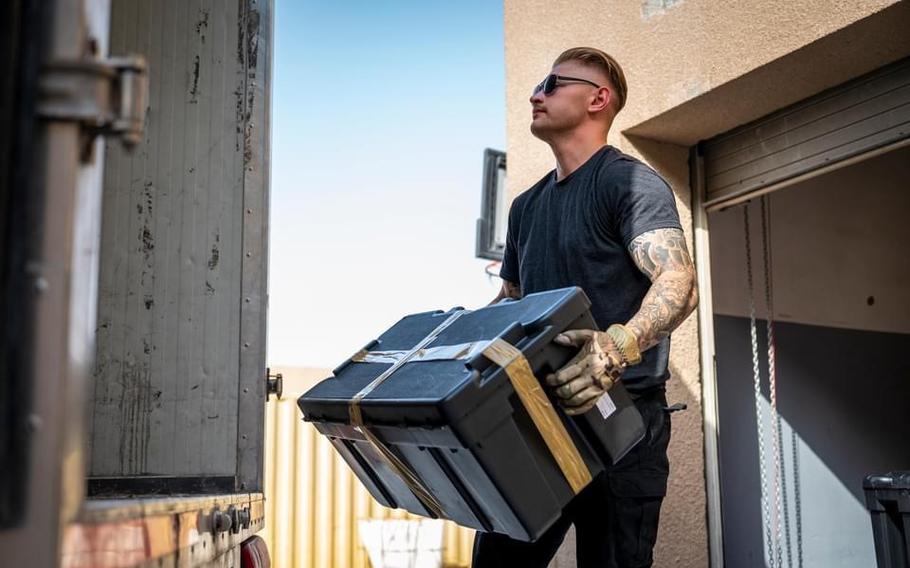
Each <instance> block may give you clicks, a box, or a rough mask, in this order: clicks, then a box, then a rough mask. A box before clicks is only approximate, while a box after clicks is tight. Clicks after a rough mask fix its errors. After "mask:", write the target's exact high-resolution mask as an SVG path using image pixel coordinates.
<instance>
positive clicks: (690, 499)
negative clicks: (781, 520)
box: [504, 0, 907, 566]
mask: <svg viewBox="0 0 910 568" xmlns="http://www.w3.org/2000/svg"><path fill="white" fill-rule="evenodd" d="M906 12H907V9H906V3H905V4H904V5H902V6H899V5H897V4H896V3H893V2H888V1H866V2H849V3H848V2H836V3H832V2H822V1H818V0H816V1H808V0H800V1H795V2H794V1H783V0H778V1H767V0H764V1H752V2H745V1H740V0H737V1H730V2H716V1H709V0H688V1H686V0H679V1H674V0H644V1H634V2H633V1H624V2H616V1H612V2H586V1H583V0H566V1H562V2H553V1H550V0H547V1H545V0H505V10H504V16H505V58H506V105H507V115H506V118H507V144H508V145H507V152H508V156H509V174H508V182H507V183H508V192H509V195H510V197H513V198H514V196H515V195H517V194H518V193H520V192H521V191H523V190H524V189H526V188H528V187H529V186H530V185H532V184H533V183H534V182H536V181H537V180H538V179H539V178H540V177H541V176H542V175H544V174H545V173H546V172H547V171H549V170H550V169H552V168H553V167H554V161H553V158H552V156H551V154H550V151H549V148H548V147H547V146H546V145H545V144H543V143H541V142H540V141H538V140H537V139H535V138H534V137H533V136H532V135H531V134H530V132H529V130H528V125H529V123H530V113H529V108H530V105H529V103H528V98H529V95H530V91H531V88H532V87H533V86H534V85H535V84H537V83H538V82H539V81H540V79H541V78H542V77H543V76H544V75H546V74H547V72H548V70H549V69H550V66H551V63H552V61H553V59H554V58H555V57H556V56H557V55H558V54H559V53H560V52H561V51H562V50H564V49H566V48H568V47H572V46H578V45H591V46H594V47H599V48H601V49H604V50H605V51H607V52H609V53H611V54H612V55H614V56H615V57H616V58H617V59H618V60H619V61H620V63H621V64H622V65H623V68H624V70H625V74H626V78H627V81H628V83H629V98H628V101H627V104H626V107H625V108H624V109H623V111H622V113H620V115H619V116H618V117H617V121H616V123H615V124H614V127H613V131H612V132H611V136H610V139H609V143H611V144H613V145H614V146H617V147H619V148H620V149H621V150H623V151H625V152H627V153H630V154H632V155H636V156H639V157H641V158H643V159H645V160H646V161H647V162H649V163H650V164H651V165H652V166H653V167H655V168H656V169H657V170H658V171H660V172H661V173H662V174H663V175H664V176H665V177H666V178H667V179H668V181H670V183H671V184H672V186H673V188H674V192H675V194H676V197H677V204H678V206H679V211H680V216H681V220H682V223H683V226H684V227H686V232H687V236H688V237H689V239H690V240H689V246H690V250H692V248H693V247H692V242H691V234H692V231H691V230H690V228H691V226H692V217H691V190H690V186H689V169H688V152H689V146H691V145H692V144H694V143H696V142H697V141H699V140H702V139H706V138H709V137H711V136H714V135H716V134H719V133H721V132H724V131H726V130H729V129H730V128H733V127H735V126H738V125H740V124H744V123H746V122H748V121H750V120H754V119H756V118H759V117H760V116H763V115H765V114H767V113H769V112H771V111H773V110H776V109H778V108H781V107H783V106H785V105H787V104H790V103H793V102H796V101H798V100H800V99H802V98H805V97H807V96H809V95H811V94H814V93H816V92H819V91H821V90H822V89H824V88H827V87H830V86H833V85H836V84H838V83H841V82H843V81H844V80H846V79H849V78H851V77H853V76H856V75H859V74H861V73H864V72H867V71H869V70H871V69H874V68H875V67H878V66H880V65H882V64H883V63H886V62H889V61H891V60H894V59H895V58H896V57H898V54H899V53H901V52H902V50H903V47H904V45H905V44H906V42H907V40H906V39H904V38H903V36H904V35H906V34H905V33H904V32H901V30H900V27H899V26H897V25H896V24H895V23H894V22H899V21H900V18H896V17H895V14H899V15H902V16H903V15H906ZM870 32H874V33H870ZM829 60H830V64H828V62H829ZM697 326H698V322H697V318H696V317H695V316H693V317H690V318H689V319H688V320H687V321H686V322H685V323H684V324H683V325H682V326H681V327H680V329H679V330H677V331H676V333H674V340H673V350H672V353H671V358H670V365H671V370H672V371H673V374H674V379H673V380H672V381H671V382H670V384H669V385H668V389H669V395H668V398H669V399H670V402H685V403H687V404H688V406H689V410H688V411H686V412H682V413H679V414H677V415H675V416H674V418H673V420H674V424H673V440H672V443H671V447H670V460H671V468H672V471H671V479H670V489H669V495H668V496H667V499H666V501H665V505H664V510H663V515H662V523H661V531H660V534H659V538H658V545H657V550H656V558H655V564H656V565H658V566H670V565H672V566H707V565H708V547H707V519H706V500H705V476H704V458H703V455H704V445H703V439H704V438H703V436H704V435H703V430H702V423H703V422H702V408H701V404H700V401H701V383H700V377H699V363H698V353H699V350H698V327H697ZM572 546H573V544H572V541H571V539H567V543H566V546H565V547H564V550H562V551H561V553H560V556H559V559H558V561H557V562H558V563H559V565H560V566H563V565H564V564H563V563H565V562H567V559H568V558H570V557H571V550H572Z"/></svg>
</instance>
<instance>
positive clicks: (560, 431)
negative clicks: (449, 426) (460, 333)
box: [483, 339, 591, 494]
mask: <svg viewBox="0 0 910 568" xmlns="http://www.w3.org/2000/svg"><path fill="white" fill-rule="evenodd" d="M483 354H484V356H486V358H487V359H489V360H490V361H493V362H494V363H496V364H497V365H499V366H500V367H502V368H503V369H505V371H506V375H508V377H509V380H510V381H511V382H512V386H513V387H514V388H515V392H517V393H518V397H519V398H520V399H521V403H522V404H523V405H524V407H525V409H527V411H528V414H530V415H531V420H533V421H534V425H535V426H536V427H537V430H538V431H539V432H540V435H541V436H543V439H544V442H546V444H547V448H549V449H550V453H551V454H552V455H553V458H554V459H555V460H556V463H557V464H559V469H561V470H562V473H563V475H564V476H565V477H566V481H568V482H569V486H570V487H572V491H574V492H575V493H576V494H577V493H578V492H579V491H581V490H582V489H584V487H585V486H586V485H587V484H588V483H590V482H591V471H590V470H589V469H588V466H587V464H585V462H584V460H583V459H582V458H581V454H579V453H578V448H576V447H575V444H574V443H572V439H571V438H570V437H569V433H568V431H566V427H565V426H564V425H563V423H562V421H561V420H560V419H559V416H558V415H557V414H556V410H555V409H554V408H553V405H552V404H550V400H549V399H548V398H547V395H546V393H545V392H544V391H543V388H542V387H541V386H540V382H539V381H538V380H537V379H536V378H535V377H534V373H533V372H532V371H531V366H530V365H529V364H528V360H527V359H526V358H525V356H524V354H523V353H522V352H521V351H519V350H518V349H516V348H515V347H514V346H512V345H511V344H509V343H508V342H506V341H504V340H502V339H494V340H493V341H492V342H490V345H489V346H487V348H486V349H484V351H483Z"/></svg>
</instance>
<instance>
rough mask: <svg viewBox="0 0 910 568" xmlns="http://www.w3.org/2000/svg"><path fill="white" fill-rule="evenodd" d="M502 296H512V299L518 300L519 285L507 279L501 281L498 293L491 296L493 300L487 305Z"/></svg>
mask: <svg viewBox="0 0 910 568" xmlns="http://www.w3.org/2000/svg"><path fill="white" fill-rule="evenodd" d="M503 298H512V299H513V300H518V299H520V298H521V287H520V286H519V285H518V284H514V283H512V282H509V281H507V280H503V281H502V288H500V289H499V294H497V295H496V297H495V298H493V301H492V302H490V303H489V304H487V305H488V306H489V305H493V304H495V303H497V302H498V301H500V300H502V299H503Z"/></svg>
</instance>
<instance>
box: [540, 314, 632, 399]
mask: <svg viewBox="0 0 910 568" xmlns="http://www.w3.org/2000/svg"><path fill="white" fill-rule="evenodd" d="M620 328H621V329H620ZM625 334H628V336H626V335H625ZM614 338H615V339H616V340H618V341H619V342H620V343H622V344H623V345H624V346H625V352H623V351H621V350H620V349H619V348H617V346H616V342H617V341H615V340H614ZM634 339H635V337H634V335H631V332H629V331H628V329H626V328H625V327H624V326H611V329H610V330H608V331H606V332H604V331H594V330H590V329H580V330H571V331H565V332H563V333H561V334H559V335H557V336H556V338H555V339H554V340H553V341H554V342H556V343H558V344H560V345H565V346H567V347H572V346H574V347H580V348H581V349H580V350H579V352H578V354H577V355H576V356H575V357H573V358H572V360H571V361H569V362H568V363H566V365H565V366H564V367H563V368H561V369H560V370H558V371H557V372H555V373H552V374H550V375H547V376H546V377H545V381H546V383H547V384H548V385H550V386H551V387H553V388H554V391H555V393H556V396H557V398H558V399H559V403H560V404H561V405H562V407H563V408H565V411H566V414H569V415H576V414H584V413H585V412H587V411H588V410H590V409H591V408H593V407H594V405H595V404H597V401H598V399H600V397H601V396H603V394H604V393H605V392H607V391H609V390H610V389H611V388H613V384H614V383H615V382H616V381H618V380H619V379H620V377H621V376H622V373H623V371H624V370H625V368H626V365H627V363H628V364H634V363H638V362H639V361H640V360H641V355H640V354H639V352H638V345H637V343H635V344H634V350H633V349H632V347H630V344H631V343H632V342H634Z"/></svg>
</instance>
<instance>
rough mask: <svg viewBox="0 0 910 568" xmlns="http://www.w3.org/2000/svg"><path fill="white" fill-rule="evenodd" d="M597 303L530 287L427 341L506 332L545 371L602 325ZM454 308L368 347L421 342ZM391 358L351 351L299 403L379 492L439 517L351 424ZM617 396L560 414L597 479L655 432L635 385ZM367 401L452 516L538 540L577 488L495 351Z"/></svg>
mask: <svg viewBox="0 0 910 568" xmlns="http://www.w3.org/2000/svg"><path fill="white" fill-rule="evenodd" d="M590 305H591V304H590V300H588V298H587V296H586V295H585V294H584V292H583V291H582V290H581V289H580V288H565V289H560V290H554V291H550V292H542V293H537V294H529V295H527V296H526V297H524V298H522V299H521V300H516V301H505V302H501V303H498V304H495V305H492V306H488V307H485V308H481V309H479V310H476V311H473V312H469V313H466V314H463V315H462V316H461V317H460V318H459V319H458V320H456V321H455V322H454V323H453V324H452V325H451V326H450V327H448V328H446V329H445V330H444V331H443V332H442V333H441V334H440V335H439V336H438V337H437V338H436V339H435V340H434V341H433V342H432V343H430V344H429V345H427V348H432V347H434V346H442V345H455V344H462V343H467V342H472V341H478V340H490V339H494V338H497V337H501V338H503V339H505V340H506V341H508V342H509V343H511V344H512V345H515V346H516V347H517V348H518V349H520V350H521V351H522V352H523V354H524V355H525V357H526V358H527V359H528V361H529V363H530V365H531V368H532V370H533V371H534V374H535V375H536V376H537V377H543V376H544V375H545V374H547V373H550V372H552V371H554V370H556V369H559V368H561V367H562V366H563V365H565V364H566V363H567V362H568V361H569V360H570V359H571V358H572V357H573V356H574V355H575V353H576V352H577V349H575V348H567V347H563V346H560V345H558V344H555V343H553V342H552V340H553V338H554V337H555V336H556V335H557V334H558V333H560V332H562V331H564V330H569V329H594V328H595V323H594V320H593V319H592V317H591V314H590V312H589V308H590ZM451 314H452V311H450V312H441V311H437V312H426V313H421V314H414V315H410V316H407V317H405V318H404V319H402V320H401V321H399V322H398V323H396V324H395V325H394V326H392V327H391V328H390V329H389V330H388V331H386V332H385V333H383V334H382V335H381V336H380V337H379V339H378V340H376V341H373V342H372V343H370V344H369V345H367V346H366V349H368V350H373V351H377V350H383V351H388V350H409V349H411V348H413V347H414V346H415V345H416V344H417V343H419V342H420V341H421V340H422V339H423V338H424V337H426V336H427V335H428V334H429V333H430V332H431V331H433V330H434V329H436V328H437V326H439V324H440V323H442V322H443V321H444V320H445V319H446V318H448V317H449V316H450V315H451ZM388 367H389V364H380V363H359V362H352V361H351V360H350V359H349V360H348V361H347V362H345V363H344V364H342V365H341V366H340V367H338V368H337V369H335V371H334V375H335V376H334V377H333V378H328V379H325V380H324V381H322V382H320V383H319V384H317V385H316V386H315V387H313V388H312V389H310V391H308V392H307V393H306V394H304V395H303V396H301V397H300V399H299V400H298V406H299V407H300V409H301V411H302V412H303V416H304V419H305V420H308V421H311V422H313V423H314V424H315V426H316V429H317V430H318V431H319V432H321V433H322V434H324V435H325V436H327V437H328V438H329V440H330V441H331V442H332V444H333V445H334V446H335V448H336V449H337V450H338V451H339V452H340V453H341V455H342V456H343V457H344V459H345V460H346V461H347V463H348V464H349V465H350V466H351V468H352V469H353V470H354V472H355V473H356V474H357V476H358V477H359V478H360V480H361V481H362V482H363V484H364V485H365V486H366V487H367V489H368V490H369V491H370V493H371V494H372V495H373V497H375V498H376V500H377V501H379V502H380V503H382V504H383V505H386V506H388V507H393V508H403V509H407V510H408V511H410V512H412V513H416V514H418V515H423V516H433V515H432V514H431V513H430V511H428V510H427V509H426V508H425V507H424V506H423V504H422V503H421V502H420V501H419V500H418V499H417V498H416V497H415V496H414V494H413V493H412V492H411V491H410V490H409V489H408V487H407V485H405V483H404V482H403V481H402V480H401V479H400V478H399V476H398V475H397V474H396V473H395V472H394V471H392V470H391V469H390V468H389V467H388V466H387V465H386V462H385V461H383V459H382V458H381V457H380V456H379V454H378V452H377V451H376V450H375V449H374V448H373V447H372V446H371V445H370V443H369V442H367V441H366V439H365V438H364V437H363V436H362V435H361V434H360V433H359V432H358V431H356V430H355V429H354V428H353V427H352V426H350V419H349V415H348V405H349V403H350V401H351V398H352V397H353V396H354V395H355V394H356V393H358V392H359V391H360V390H361V389H362V388H363V387H364V386H365V385H367V384H368V383H369V382H370V381H371V380H373V379H374V378H376V377H377V376H379V375H380V374H381V373H382V372H383V371H385V370H386V369H387V368H388ZM609 396H610V398H611V399H612V401H613V403H614V404H615V405H616V411H615V412H613V413H612V414H611V415H610V416H609V417H608V418H607V419H604V417H603V415H602V413H601V411H600V410H599V409H598V408H594V409H592V410H591V411H589V412H587V413H585V414H584V415H582V416H578V417H571V418H570V417H568V416H566V415H565V414H563V413H562V411H559V410H558V411H557V413H558V414H559V416H560V417H561V418H562V419H563V422H564V423H565V424H566V427H567V430H568V432H569V433H570V435H571V437H572V439H573V441H574V442H575V445H576V447H577V448H578V450H579V452H580V453H581V456H582V458H583V459H584V461H585V463H586V464H587V466H588V468H589V469H590V471H591V474H592V476H596V475H597V474H598V473H600V472H601V471H603V469H604V464H612V463H615V461H617V460H619V459H620V458H621V457H622V456H623V455H625V453H626V452H628V451H629V450H630V449H631V448H632V447H633V446H634V445H635V444H636V443H638V441H639V440H641V438H642V437H643V436H644V431H645V428H644V424H643V422H642V418H641V415H640V414H639V413H638V411H637V409H636V408H635V406H634V404H633V403H632V401H631V400H630V398H629V395H628V393H626V391H625V389H624V388H623V386H622V385H621V384H617V385H616V386H614V387H613V389H611V390H610V392H609ZM551 401H553V402H554V406H556V404H555V400H554V399H553V398H552V396H551ZM360 406H361V409H362V414H363V420H364V423H365V424H366V425H367V426H369V428H370V430H371V431H372V432H373V433H375V434H376V435H377V436H378V437H379V438H380V439H381V440H382V441H383V442H384V443H385V444H386V445H387V446H388V447H389V448H390V449H392V451H394V452H395V453H396V455H398V456H399V457H400V458H401V459H402V460H403V461H404V462H405V463H407V464H408V465H409V466H410V467H411V469H412V471H413V472H414V473H416V474H417V475H418V476H419V477H420V479H421V480H422V481H423V483H424V485H425V486H426V487H427V488H428V489H429V490H430V492H431V493H432V494H433V495H434V497H436V499H437V500H438V501H439V502H440V504H441V505H442V509H443V511H444V514H445V516H446V517H447V518H449V519H451V520H453V521H455V522H457V523H459V524H461V525H464V526H468V527H472V528H475V529H477V530H481V531H488V532H498V533H503V534H507V535H509V536H510V537H512V538H516V539H521V540H525V541H533V540H536V539H537V538H538V537H539V536H540V535H541V534H542V533H543V532H544V531H545V530H546V529H547V528H549V527H550V525H551V524H552V523H553V522H554V521H555V520H556V519H557V518H558V517H559V515H560V512H561V510H562V508H563V507H564V506H565V505H566V504H567V503H568V502H569V500H571V499H572V497H573V496H574V495H573V493H572V490H571V488H570V487H569V485H568V483H567V481H566V479H565V477H564V476H563V474H562V471H561V470H560V469H559V467H558V465H557V463H556V461H555V460H554V459H553V457H552V455H551V453H550V451H549V449H548V448H547V446H546V445H545V443H544V441H543V438H542V437H541V436H540V434H539V432H538V431H537V429H536V427H535V425H534V423H533V422H532V421H531V418H530V416H529V414H528V413H527V411H526V410H525V408H524V406H523V405H522V403H521V401H520V400H519V398H518V395H517V393H516V392H515V391H514V390H513V388H512V385H511V382H510V381H509V378H508V376H507V375H506V374H505V372H504V371H503V369H502V368H500V367H499V366H497V365H494V364H492V363H491V362H490V361H489V360H488V359H486V357H484V356H483V355H477V356H475V357H473V358H472V359H470V360H467V361H465V360H444V361H412V362H409V363H405V364H403V365H402V366H401V367H400V368H399V369H398V370H397V371H395V372H394V373H393V374H392V375H391V376H390V377H389V378H388V379H386V380H385V382H383V383H382V384H381V385H379V386H378V387H376V388H375V390H373V391H372V392H371V393H370V394H369V395H368V396H366V398H364V399H363V400H362V402H361V405H360ZM557 408H558V407H557Z"/></svg>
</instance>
